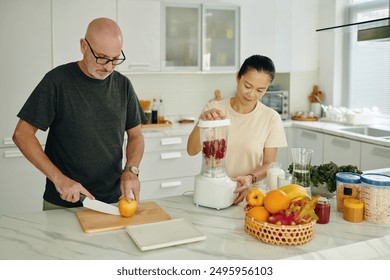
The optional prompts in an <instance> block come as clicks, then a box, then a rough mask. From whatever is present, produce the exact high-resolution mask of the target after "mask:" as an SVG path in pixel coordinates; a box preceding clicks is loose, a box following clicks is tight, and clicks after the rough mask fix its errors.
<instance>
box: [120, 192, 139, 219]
mask: <svg viewBox="0 0 390 280" xmlns="http://www.w3.org/2000/svg"><path fill="white" fill-rule="evenodd" d="M137 208H138V203H137V200H135V199H134V198H132V199H131V201H130V202H129V201H127V199H126V197H125V196H123V197H121V199H120V200H119V203H118V209H119V213H120V214H121V216H122V217H126V218H129V217H131V216H133V215H134V213H135V211H137Z"/></svg>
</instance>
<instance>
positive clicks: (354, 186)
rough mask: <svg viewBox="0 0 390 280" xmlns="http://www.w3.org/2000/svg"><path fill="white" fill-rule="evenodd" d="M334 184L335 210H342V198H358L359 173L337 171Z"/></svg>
mask: <svg viewBox="0 0 390 280" xmlns="http://www.w3.org/2000/svg"><path fill="white" fill-rule="evenodd" d="M336 186H337V189H336V205H337V211H339V212H343V207H344V199H346V198H356V199H359V198H360V175H359V174H356V173H352V172H338V173H337V174H336Z"/></svg>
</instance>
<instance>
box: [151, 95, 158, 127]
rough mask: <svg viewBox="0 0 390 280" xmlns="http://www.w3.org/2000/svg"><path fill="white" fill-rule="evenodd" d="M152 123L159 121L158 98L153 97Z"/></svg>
mask: <svg viewBox="0 0 390 280" xmlns="http://www.w3.org/2000/svg"><path fill="white" fill-rule="evenodd" d="M152 123H158V105H157V100H156V98H153V105H152Z"/></svg>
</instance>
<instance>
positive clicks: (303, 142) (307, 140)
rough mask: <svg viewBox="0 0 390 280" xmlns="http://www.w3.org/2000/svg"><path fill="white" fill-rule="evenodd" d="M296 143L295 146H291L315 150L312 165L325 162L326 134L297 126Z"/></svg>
mask: <svg viewBox="0 0 390 280" xmlns="http://www.w3.org/2000/svg"><path fill="white" fill-rule="evenodd" d="M294 145H295V147H291V148H307V149H312V150H313V157H312V160H311V164H312V165H320V164H322V163H323V158H324V157H323V152H324V150H323V147H324V134H322V133H319V132H315V131H310V130H306V129H301V128H296V130H295V142H294Z"/></svg>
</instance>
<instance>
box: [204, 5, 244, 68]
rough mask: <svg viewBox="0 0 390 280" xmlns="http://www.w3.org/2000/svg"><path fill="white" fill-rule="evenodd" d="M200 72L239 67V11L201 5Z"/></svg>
mask: <svg viewBox="0 0 390 280" xmlns="http://www.w3.org/2000/svg"><path fill="white" fill-rule="evenodd" d="M202 15H203V17H202V22H203V27H204V30H203V32H202V36H203V37H202V43H203V46H202V70H203V71H223V70H236V69H238V66H239V63H240V61H239V57H240V54H239V50H240V35H239V30H240V29H239V28H240V9H239V7H238V6H212V5H203V13H202Z"/></svg>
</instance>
